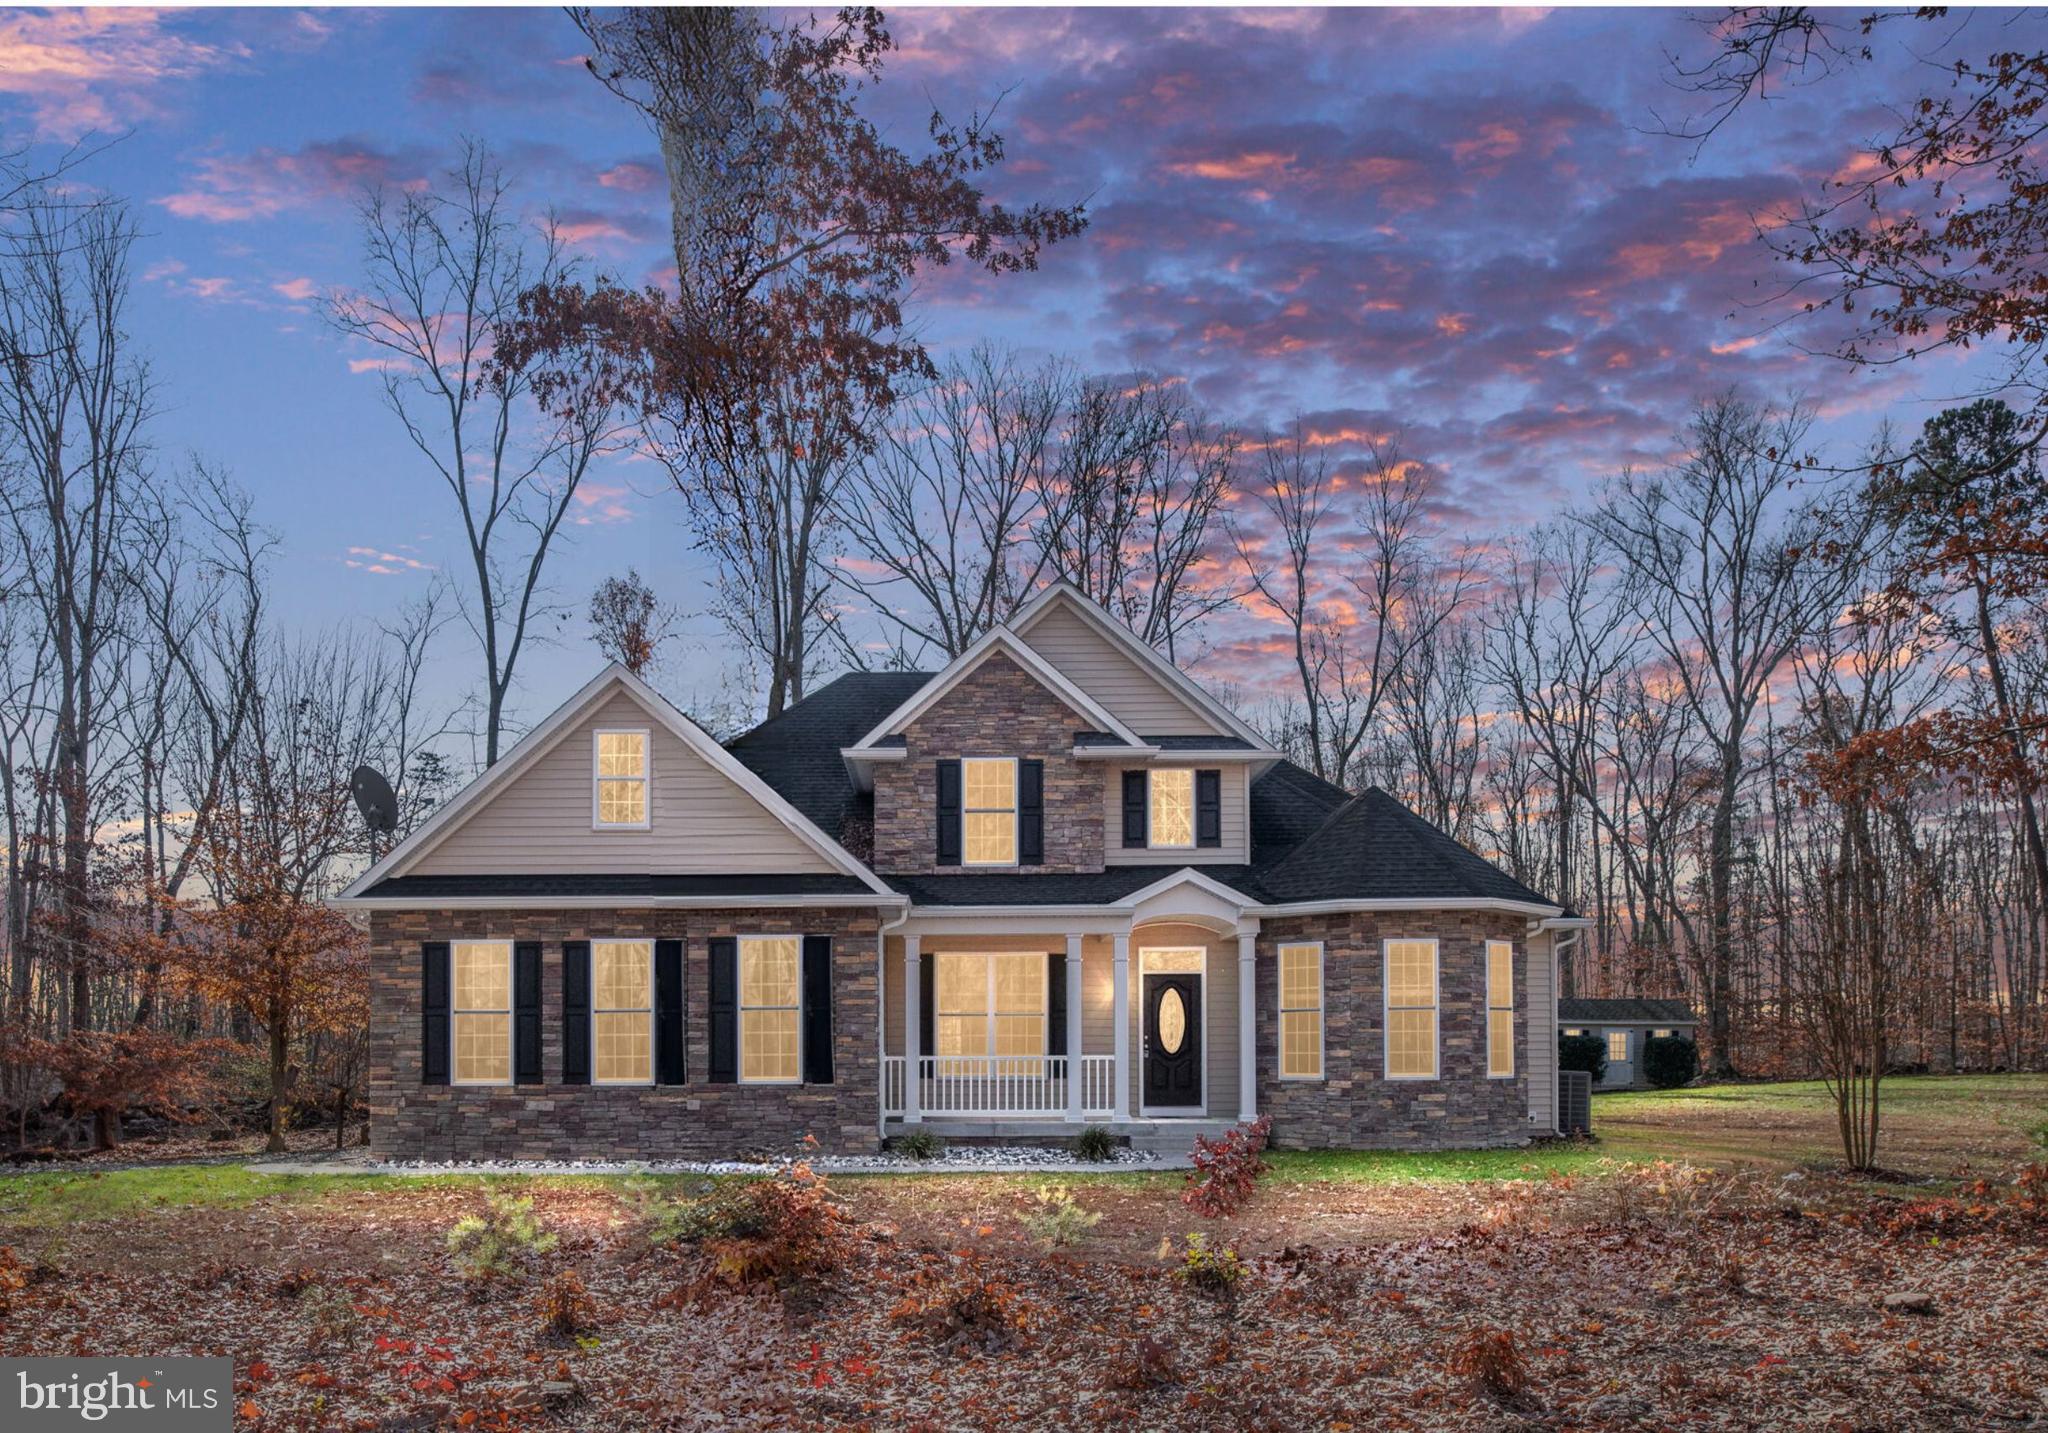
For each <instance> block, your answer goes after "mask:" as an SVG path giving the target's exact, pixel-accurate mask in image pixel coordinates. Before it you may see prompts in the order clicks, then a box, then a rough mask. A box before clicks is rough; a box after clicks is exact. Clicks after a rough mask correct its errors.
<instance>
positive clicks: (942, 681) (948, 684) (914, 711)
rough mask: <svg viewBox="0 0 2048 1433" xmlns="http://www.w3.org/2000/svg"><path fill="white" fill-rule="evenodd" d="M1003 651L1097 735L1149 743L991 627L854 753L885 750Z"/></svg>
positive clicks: (1019, 641) (1004, 631) (1005, 631)
mask: <svg viewBox="0 0 2048 1433" xmlns="http://www.w3.org/2000/svg"><path fill="white" fill-rule="evenodd" d="M998 652H1000V653H1002V654H1003V655H1004V656H1006V657H1008V658H1009V659H1010V660H1011V661H1013V662H1015V663H1016V664H1017V665H1018V666H1019V667H1022V668H1023V669H1024V671H1025V673H1026V674H1027V675H1029V676H1030V677H1031V678H1032V679H1033V680H1035V681H1036V682H1037V683H1038V684H1039V685H1040V686H1042V687H1044V688H1045V689H1046V690H1047V691H1049V692H1051V693H1052V694H1053V695H1054V696H1056V697H1058V698H1059V699H1060V700H1061V701H1063V702H1065V703H1066V704H1067V705H1068V706H1069V707H1070V708H1072V709H1073V711H1074V712H1075V713H1077V714H1078V715H1080V716H1083V717H1085V718H1087V719H1088V721H1089V722H1090V723H1092V724H1093V726H1094V728H1095V730H1097V731H1103V732H1108V733H1110V734H1112V735H1114V736H1116V737H1117V738H1118V739H1120V740H1121V741H1122V742H1123V743H1124V744H1125V745H1127V746H1142V745H1143V744H1144V743H1142V742H1140V741H1139V740H1138V734H1137V733H1136V732H1134V731H1132V730H1131V729H1130V728H1129V727H1127V726H1125V725H1124V724H1123V723H1122V722H1120V721H1118V720H1117V719H1116V717H1115V716H1114V715H1112V714H1111V713H1110V711H1109V710H1108V708H1106V707H1104V706H1103V705H1102V703H1100V702H1098V701H1096V700H1095V698H1093V697H1091V696H1089V695H1088V693H1086V692H1084V691H1082V690H1081V689H1080V688H1079V687H1077V686H1075V685H1074V684H1073V682H1072V681H1070V680H1068V678H1067V677H1066V675H1065V674H1064V673H1062V672H1061V671H1060V670H1059V669H1058V668H1057V667H1055V666H1053V665H1052V664H1051V663H1050V662H1048V661H1046V660H1045V658H1043V657H1041V656H1040V655H1039V654H1038V653H1036V652H1034V651H1032V650H1031V648H1030V647H1029V646H1027V645H1026V644H1025V642H1024V639H1023V638H1021V637H1019V636H1018V635H1017V634H1016V633H1015V632H1012V631H1011V630H1010V629H1009V628H1007V627H991V628H990V629H989V630H988V631H986V632H984V633H982V634H981V636H980V637H978V638H976V639H975V641H974V642H973V643H971V644H970V645H969V646H968V648H967V650H966V651H964V652H962V653H961V654H960V655H959V656H957V657H955V658H954V659H953V660H952V661H950V662H948V663H947V664H946V665H945V667H944V668H943V669H941V670H940V672H939V673H938V675H937V676H935V677H933V678H932V679H931V680H930V681H928V682H926V683H925V684H924V685H923V686H922V687H920V688H919V689H918V690H917V691H916V692H915V693H914V694H913V695H912V696H911V697H910V699H909V700H908V701H905V702H904V703H903V704H902V705H900V706H898V707H897V708H896V709H895V710H894V711H891V712H890V713H889V714H888V715H887V716H885V717H883V718H882V719H881V720H880V721H878V722H876V723H875V724H874V725H873V726H872V727H870V728H869V729H868V732H867V734H866V735H864V736H863V737H862V738H861V739H860V740H859V741H857V742H853V743H851V748H852V750H854V751H861V750H868V749H872V748H874V747H877V746H880V745H882V744H883V742H884V740H885V739H886V738H888V737H891V736H894V735H896V734H897V733H898V732H900V731H902V730H903V728H905V727H907V726H909V725H910V724H911V723H913V722H915V721H916V720H917V719H918V718H919V717H920V716H923V715H924V714H925V713H926V712H927V711H929V710H931V708H932V707H933V705H935V704H936V703H937V702H938V701H939V699H940V698H942V697H944V696H945V695H946V693H947V692H950V691H952V690H953V688H955V687H957V686H959V685H960V683H961V682H962V681H964V680H966V679H967V678H968V677H969V676H971V675H973V673H975V672H976V671H978V670H980V668H981V664H982V663H983V662H986V661H987V660H988V659H989V658H990V657H992V656H994V655H996V654H997V653H998Z"/></svg>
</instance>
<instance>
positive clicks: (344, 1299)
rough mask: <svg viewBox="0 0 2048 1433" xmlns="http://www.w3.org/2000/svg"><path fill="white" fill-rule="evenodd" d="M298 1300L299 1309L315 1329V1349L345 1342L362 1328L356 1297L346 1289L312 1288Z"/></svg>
mask: <svg viewBox="0 0 2048 1433" xmlns="http://www.w3.org/2000/svg"><path fill="white" fill-rule="evenodd" d="M298 1297H299V1309H300V1311H301V1312H303V1313H304V1314H305V1315H306V1321H307V1322H308V1323H309V1324H310V1325H311V1326H312V1328H311V1339H310V1342H311V1343H312V1345H313V1347H315V1348H318V1347H320V1346H321V1345H322V1344H327V1343H338V1342H345V1341H347V1340H348V1339H351V1338H353V1337H354V1336H355V1334H356V1332H357V1331H358V1330H359V1329H361V1328H362V1326H363V1316H362V1314H361V1313H360V1312H359V1311H358V1310H357V1309H356V1300H355V1295H353V1294H351V1293H350V1292H349V1291H348V1290H346V1289H337V1288H333V1287H331V1286H329V1285H326V1284H309V1285H307V1286H306V1287H305V1288H304V1289H302V1290H300V1291H299V1296H298Z"/></svg>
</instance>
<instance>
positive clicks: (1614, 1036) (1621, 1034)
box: [1607, 1030, 1628, 1060]
mask: <svg viewBox="0 0 2048 1433" xmlns="http://www.w3.org/2000/svg"><path fill="white" fill-rule="evenodd" d="M1607 1058H1608V1059H1609V1060H1626V1059H1627V1058H1628V1031H1626V1030H1609V1031H1608V1032H1607Z"/></svg>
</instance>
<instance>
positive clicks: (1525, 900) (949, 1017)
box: [342, 586, 1582, 1159]
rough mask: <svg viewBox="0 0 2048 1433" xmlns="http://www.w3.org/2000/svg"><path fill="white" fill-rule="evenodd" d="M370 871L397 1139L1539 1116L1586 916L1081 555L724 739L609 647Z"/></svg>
mask: <svg viewBox="0 0 2048 1433" xmlns="http://www.w3.org/2000/svg"><path fill="white" fill-rule="evenodd" d="M342 901H343V902H344V903H345V904H347V905H349V906H352V907H355V908H359V909H362V910H364V911H366V912H367V913H368V916H369V922H370V930H371V958H372V964H373V977H372V979H373V984H372V1014H371V1049H372V1054H371V1061H370V1065H371V1076H370V1087H371V1105H372V1112H373V1122H372V1129H373V1142H374V1144H375V1147H376V1148H377V1149H378V1150H379V1151H380V1152H381V1153H382V1154H383V1155H385V1156H387V1157H390V1158H420V1157H432V1158H464V1159H473V1158H615V1157H657V1158H658V1157H695V1156H720V1155H728V1154H734V1153H739V1152H742V1151H746V1150H759V1149H767V1148H774V1147H782V1148H787V1147H789V1146H790V1145H791V1144H792V1143H793V1142H794V1141H795V1140H797V1139H798V1138H800V1137H801V1136H803V1135H805V1134H810V1135H813V1136H815V1137H816V1138H817V1139H818V1140H819V1141H820V1142H821V1144H822V1145H823V1146H824V1147H825V1148H826V1149H829V1150H835V1151H848V1152H851V1151H862V1150H871V1149H873V1148H875V1147H876V1146H877V1144H878V1143H879V1142H880V1141H881V1140H883V1139H884V1138H886V1137H887V1136H889V1135H890V1134H893V1133H898V1132H901V1131H903V1130H905V1129H908V1128H911V1127H916V1126H920V1125H922V1126H925V1127H929V1128H932V1129H935V1130H937V1131H939V1132H941V1133H944V1132H947V1131H949V1130H950V1131H953V1132H956V1133H959V1134H970V1133H971V1134H978V1135H998V1136H1012V1137H1016V1136H1023V1135H1028V1134H1034V1133H1036V1134H1059V1133H1062V1132H1065V1133H1071V1132H1072V1131H1073V1130H1074V1129H1075V1128H1077V1127H1079V1126H1080V1125H1082V1124H1083V1123H1096V1124H1107V1125H1111V1126H1113V1127H1117V1128H1119V1129H1121V1130H1124V1131H1126V1132H1128V1133H1131V1134H1132V1135H1133V1136H1135V1137H1137V1138H1139V1139H1141V1140H1149V1141H1151V1142H1155V1143H1161V1142H1168V1141H1178V1142H1179V1143H1180V1144H1182V1145H1183V1146H1184V1144H1185V1143H1186V1142H1187V1139H1188V1138H1189V1137H1190V1136H1191V1135H1192V1133H1193V1132H1195V1131H1198V1130H1202V1129H1213V1128H1214V1127H1215V1126H1217V1125H1219V1124H1229V1123H1234V1122H1237V1121H1239V1120H1246V1119H1251V1118H1254V1117H1255V1116H1257V1115H1258V1114H1260V1113H1266V1114H1270V1115H1271V1116H1272V1117H1273V1136H1274V1140H1275V1142H1276V1143H1278V1144H1280V1145H1285V1146H1297V1147H1301V1146H1306V1147H1351V1148H1370V1147H1411V1148H1414V1147H1449V1146H1471V1145H1488V1144H1500V1143H1507V1142H1513V1141H1518V1140H1521V1139H1524V1138H1526V1137H1528V1136H1529V1135H1531V1134H1532V1133H1535V1134H1540V1133H1548V1132H1550V1131H1551V1130H1553V1129H1554V1127H1555V1115H1554V1104H1555V1069H1554V1063H1555V1050H1556V996H1555V989H1556V986H1555V980H1554V971H1555V962H1556V945H1557V943H1558V942H1559V941H1560V939H1569V936H1565V935H1563V934H1562V933H1564V932H1568V931H1571V930H1574V929H1575V928H1576V927H1577V926H1579V925H1580V924H1582V922H1580V921H1579V920H1578V919H1577V918H1575V917H1573V916H1572V915H1571V914H1570V913H1569V912H1567V911H1565V910H1563V909H1562V908H1561V907H1560V906H1559V905H1558V903H1557V902H1555V901H1552V900H1549V899H1547V898H1546V897H1544V896H1542V895H1539V894H1538V893H1536V892H1535V891H1532V890H1529V889H1528V888H1527V887H1525V886H1523V885H1521V884H1520V883H1519V882H1517V881H1515V880H1513V879H1512V878H1510V877H1509V876H1508V875H1506V874H1505V873H1504V872H1502V871H1500V870H1499V869H1497V868H1495V867H1494V866H1492V865H1490V864H1488V863H1487V862H1486V861H1484V860H1482V859H1480V858H1479V857H1478V856H1476V855H1474V854H1472V853H1471V852H1470V851H1468V850H1466V849H1465V848H1464V847H1463V846H1461V845H1459V844H1458V843H1457V842H1456V841H1454V840H1452V839H1451V838H1449V837H1448V836H1446V835H1444V834H1443V833H1442V832H1440V831H1438V830H1436V829H1435V828H1434V827H1432V826H1430V825H1429V824H1427V823H1426V822H1424V821H1423V820H1421V819H1420V818H1419V817H1417V816H1415V815H1414V814H1413V813H1411V812H1409V811H1408V810H1407V809H1406V808H1404V807H1403V806H1401V805H1400V803H1398V802H1396V801H1395V800H1393V799H1392V798H1391V797H1389V796H1387V795H1386V794H1385V793H1383V792H1380V791H1377V790H1373V791H1367V792H1366V793H1365V794H1363V795H1360V796H1352V795H1349V794H1347V793H1346V792H1344V791H1342V790H1340V789H1338V788H1337V787H1334V786H1332V785H1329V784H1328V783H1326V782H1323V781H1321V780H1318V779H1317V778H1316V777H1314V776H1312V775H1310V774H1309V773H1308V772H1306V771H1304V770H1302V769H1300V768H1299V767H1297V766H1294V765H1292V764H1291V763H1289V762H1287V761H1286V760H1285V759H1283V758H1282V756H1281V755H1280V753H1279V752H1277V751H1275V750H1274V749H1273V748H1272V747H1271V746H1270V745H1269V744H1268V743H1267V742H1265V741H1264V740H1263V739H1261V738H1260V736H1259V735H1258V733H1257V732H1255V731H1253V730H1252V729H1251V728H1250V727H1248V726H1247V725H1246V724H1245V723H1244V722H1243V721H1241V720H1239V719H1238V718H1237V717H1236V716H1235V715H1234V714H1233V713H1231V712H1230V711H1229V710H1228V709H1227V708H1226V707H1224V706H1223V704H1222V703H1221V702H1219V701H1217V700H1216V699H1215V698H1213V697H1211V696H1210V695H1209V694H1208V693H1206V692H1205V691H1203V690H1202V689H1201V687H1200V686H1199V685H1197V684H1196V683H1195V682H1194V681H1192V680H1191V679H1190V678H1189V677H1188V676H1187V675H1186V674H1185V673H1183V672H1181V671H1179V670H1178V669H1177V668H1175V667H1174V666H1173V665H1172V664H1171V663H1169V662H1167V661H1166V660H1165V659H1163V658H1162V657H1161V656H1159V654H1157V653H1156V652H1154V651H1152V650H1151V649H1150V648H1149V647H1147V646H1145V645H1144V644H1143V643H1141V642H1139V641H1137V640H1136V639H1135V638H1133V637H1132V636H1131V635H1130V633H1129V632H1127V631H1126V630H1125V629H1124V628H1123V627H1122V626H1120V625H1119V624H1118V623H1116V622H1115V621H1113V620H1112V619H1110V618H1109V617H1108V616H1106V615H1105V614H1104V613H1103V612H1102V611H1101V610H1099V609H1098V608H1097V607H1095V606H1094V605H1093V604H1092V603H1090V602H1089V601H1088V600H1087V599H1085V598H1084V597H1082V596H1081V595H1079V594H1078V593H1077V592H1075V591H1074V590H1073V589H1071V588H1068V587H1064V586H1059V587H1053V588H1051V589H1048V590H1047V591H1046V592H1044V593H1042V594H1040V595H1039V596H1038V597H1037V598H1036V599H1035V600H1034V601H1032V602H1031V603H1030V604H1029V605H1028V606H1026V607H1025V608H1024V609H1023V610H1021V611H1020V612H1019V613H1018V614H1017V615H1016V616H1015V617H1014V618H1013V619H1012V620H1011V621H1010V622H1008V623H1007V624H1005V625H1004V626H1002V627H1000V628H997V629H996V630H994V631H992V632H990V633H989V634H988V635H987V636H985V637H983V638H982V639H981V640H980V641H978V642H976V643H975V644H974V645H973V646H972V647H970V648H969V649H968V650H967V651H966V652H964V653H962V654H961V655H960V656H959V657H958V658H957V659H956V660H954V661H953V662H951V663H949V664H948V665H947V666H946V667H945V668H944V670H942V671H939V672H936V673H894V672H892V673H859V674H853V675H849V676H844V677H841V678H839V679H838V680H837V681H835V682H832V683H831V684H830V685H828V686H826V687H824V688H823V689H822V690H820V691H818V692H816V693H815V694H813V695H812V696H810V697H808V698H806V699H805V700H804V701H802V702H799V703H798V704H796V705H795V706H794V707H792V708H790V709H789V710H788V711H786V712H785V713H783V714H782V715H781V716H779V717H777V718H775V719H774V720H772V721H769V722H766V723H763V724H762V725H761V726H758V727H756V728H755V729H754V730H752V731H750V732H748V733H747V734H745V735H744V736H741V737H739V738H738V739H737V740H734V741H732V742H729V743H726V744H725V745H723V746H721V745H720V744H719V743H718V742H717V741H715V740H713V739H712V738H711V737H710V736H709V735H708V734H706V733H705V732H704V731H703V730H702V729H701V728H699V727H698V726H697V725H696V724H695V723H693V722H691V721H690V720H689V719H688V718H687V717H685V716H684V715H682V714H681V713H680V712H678V711H677V710H676V709H675V708H674V707H672V706H671V705H670V704H669V703H668V702H667V701H665V700H664V699H663V698H662V697H660V696H659V695H658V694H657V693H655V692H654V691H653V690H652V689H650V688H649V687H648V686H647V685H646V684H645V683H643V682H641V681H639V680H638V679H636V678H635V677H633V676H632V675H631V674H630V673H628V672H626V671H625V670H623V669H621V668H616V667H614V668H612V669H610V670H608V671H606V672H604V673H602V674H600V675H599V676H598V677H597V678H596V679H595V680H593V681H592V682H591V683H590V684H589V685H588V686H586V687H584V688H583V690H581V691H580V692H578V693H576V695H575V696H573V697H571V698H570V699H569V701H568V702H567V703H565V704H564V705H563V706H562V707H561V708H560V709H559V710H558V711H556V712H555V713H554V715H552V716H551V717H549V718H548V719H547V720H546V721H544V722H542V723H541V724H540V726H538V727H537V728H536V729H535V730H534V731H533V732H532V733H531V734H530V735H528V736H527V737H526V739H525V740H523V741H521V742H520V743H519V744H518V745H517V746H516V747H514V748H513V749H512V751H511V752H510V753H509V754H507V755H506V756H505V757H504V759H502V760H501V761H500V762H499V763H498V764H497V765H496V766H495V767H493V768H492V769H491V770H490V771H489V772H488V773H486V774H485V775H483V776H481V777H479V778H478V779H477V780H475V781H474V782H472V783H471V784H470V785H469V786H468V787H467V788H465V789H464V790H463V791H462V792H461V793H460V794H458V795H457V796H455V797H454V798H453V799H452V800H450V801H449V802H448V803H447V804H446V805H445V806H444V807H443V808H442V809H441V810H439V811H438V812H436V813H435V815H434V816H433V818H432V819H431V820H429V821H427V822H426V823H425V824H424V825H423V826H421V828H420V829H419V830H417V831H416V832H414V833H413V834H412V835H411V836H410V837H409V838H407V839H406V840H405V841H403V842H401V843H400V844H399V845H398V846H397V847H396V848H394V849H393V850H392V851H391V852H390V853H389V854H388V855H387V856H386V857H385V858H384V859H383V860H381V861H379V862H378V863H377V864H376V865H375V866H374V867H373V868H372V869H371V870H370V871H368V872H367V873H366V874H365V875H364V876H363V877H362V879H361V880H359V881H357V882H356V883H355V884H354V885H353V886H351V887H350V888H349V890H348V891H347V892H346V893H345V895H344V896H343V897H342Z"/></svg>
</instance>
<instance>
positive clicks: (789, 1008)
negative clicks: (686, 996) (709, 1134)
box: [739, 935, 803, 1085]
mask: <svg viewBox="0 0 2048 1433" xmlns="http://www.w3.org/2000/svg"><path fill="white" fill-rule="evenodd" d="M798 950H799V942H798V940H797V937H795V936H793V935H776V936H742V937H740V940H739V958H740V1082H741V1083H742V1084H751V1085H777V1084H780V1085H793V1084H796V1083H797V1082H798V1081H800V1080H801V1079H802V1078H803V1063H802V1061H803V1050H802V1042H801V1040H800V1038H799V1027H800V1024H801V1012H800V1005H801V995H800V993H799V981H798V966H799V962H798Z"/></svg>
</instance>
